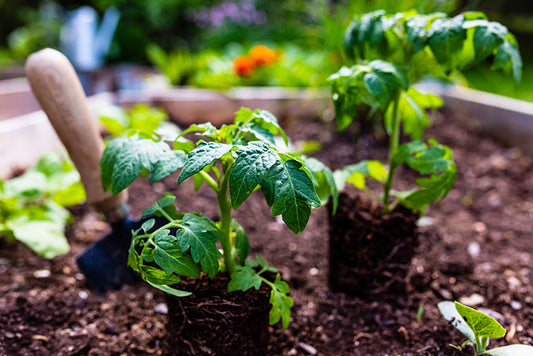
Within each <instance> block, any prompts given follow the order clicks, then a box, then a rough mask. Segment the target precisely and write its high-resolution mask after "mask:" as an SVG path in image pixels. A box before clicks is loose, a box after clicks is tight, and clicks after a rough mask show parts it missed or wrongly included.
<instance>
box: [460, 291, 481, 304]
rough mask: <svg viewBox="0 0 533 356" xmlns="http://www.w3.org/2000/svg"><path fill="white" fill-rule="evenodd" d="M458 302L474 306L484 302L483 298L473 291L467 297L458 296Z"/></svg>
mask: <svg viewBox="0 0 533 356" xmlns="http://www.w3.org/2000/svg"><path fill="white" fill-rule="evenodd" d="M459 302H460V303H461V304H465V305H468V306H476V305H479V304H483V303H484V302H485V298H484V297H483V296H482V295H480V294H477V293H474V294H472V295H470V296H468V297H461V298H459Z"/></svg>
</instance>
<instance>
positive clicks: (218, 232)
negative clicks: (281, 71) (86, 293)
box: [101, 108, 336, 328]
mask: <svg viewBox="0 0 533 356" xmlns="http://www.w3.org/2000/svg"><path fill="white" fill-rule="evenodd" d="M189 133H196V135H198V136H200V137H201V139H200V140H199V141H197V142H192V141H190V140H187V139H185V138H184V135H186V134H189ZM287 143H288V140H287V137H286V135H285V133H284V132H283V130H282V129H281V127H280V126H279V124H278V122H277V120H276V118H275V117H274V116H273V115H272V114H270V113H269V112H266V111H260V110H257V111H252V110H250V109H244V108H243V109H241V110H240V111H239V112H237V114H236V118H235V121H234V123H233V124H232V125H223V126H222V127H221V128H219V129H217V128H215V127H214V126H213V125H212V124H210V123H206V124H200V125H192V126H191V127H189V128H188V129H186V130H184V131H183V132H182V133H181V134H180V135H179V136H178V137H177V138H176V140H175V141H174V143H173V147H172V149H171V148H170V146H169V145H168V144H167V143H165V142H164V141H162V140H161V139H160V138H159V137H158V136H154V137H151V138H147V137H141V136H139V135H134V136H131V137H126V138H116V139H114V140H112V141H110V142H109V144H108V145H107V146H106V148H105V151H104V154H103V157H102V161H101V167H102V186H103V187H104V189H107V190H111V192H112V193H114V194H117V193H118V192H120V191H122V190H123V189H125V188H126V187H127V186H128V185H129V184H131V183H132V182H133V181H134V180H135V179H136V178H137V177H138V176H139V175H141V176H143V177H146V176H148V175H151V176H150V182H155V181H158V180H160V179H163V178H164V177H167V176H168V175H170V174H172V173H174V172H175V171H177V170H179V169H181V171H180V174H179V177H178V180H177V184H178V185H180V184H181V183H182V182H184V181H185V180H187V179H189V178H192V179H193V180H194V184H195V187H196V188H199V187H200V186H201V185H202V184H207V186H209V187H210V188H211V189H212V190H213V191H214V192H215V193H216V198H217V202H218V207H219V211H220V221H217V222H214V221H212V220H210V219H209V218H207V217H206V216H204V215H202V214H199V213H196V212H193V213H182V212H178V211H177V210H176V207H175V206H174V204H173V202H174V200H175V196H174V195H172V194H170V193H166V194H165V195H164V196H163V197H162V198H161V199H160V200H159V201H157V202H156V203H155V204H154V205H153V206H152V207H150V208H148V209H146V210H145V211H144V212H143V217H147V216H150V215H154V216H157V217H159V218H161V219H163V221H164V222H165V223H163V224H162V225H160V226H159V225H158V226H156V221H155V219H153V218H150V219H148V220H147V221H145V222H144V223H143V225H142V227H141V228H140V229H139V230H137V231H133V240H132V244H131V249H130V255H129V265H130V266H131V267H132V268H133V269H134V270H136V271H138V272H140V273H141V276H142V278H143V279H144V280H145V281H146V282H148V283H149V284H151V285H153V286H154V287H156V288H159V289H161V290H163V291H165V292H168V293H171V294H174V295H176V296H186V295H189V294H190V292H187V291H182V290H179V289H176V288H174V287H171V286H170V285H174V284H176V283H178V282H179V281H180V277H179V276H189V277H199V276H200V273H201V272H204V273H206V274H207V275H208V276H209V277H211V278H213V277H215V275H216V274H217V273H218V272H219V271H221V270H225V271H227V272H228V273H229V274H230V275H231V281H230V282H229V285H228V291H235V290H241V291H246V290H248V289H250V288H252V287H254V288H255V289H259V287H260V286H261V284H262V283H266V284H267V285H268V286H269V287H270V288H271V290H272V291H271V297H270V302H271V304H272V309H271V311H270V323H271V324H275V323H277V322H278V321H279V320H280V319H281V320H282V325H283V327H284V328H286V327H287V326H288V323H289V318H290V308H291V306H292V305H293V302H292V299H291V298H290V297H289V296H288V295H287V293H288V292H289V287H288V285H287V283H285V282H283V281H282V280H281V277H280V275H279V273H278V274H277V275H276V277H275V279H274V280H273V281H272V280H269V279H267V278H265V276H264V273H265V272H267V271H269V272H273V273H277V272H276V270H275V269H274V268H272V267H269V266H268V265H267V263H266V262H265V261H264V260H263V259H261V258H260V257H257V259H256V260H253V261H247V256H248V254H249V252H250V244H249V241H248V236H247V234H246V232H245V231H244V229H243V228H242V227H241V226H240V225H239V224H238V223H237V221H235V220H234V219H232V217H231V214H232V211H233V210H234V209H237V208H239V207H240V206H241V204H242V203H243V202H244V201H245V200H246V199H247V198H248V197H249V196H250V194H251V193H252V192H255V191H257V190H261V191H262V193H263V195H264V197H265V199H266V202H267V204H268V205H269V206H271V207H272V215H281V216H282V219H283V221H284V222H285V223H286V225H287V227H288V228H289V229H290V230H292V231H293V232H294V233H296V234H299V233H301V232H302V231H303V229H304V227H305V226H306V224H307V221H308V219H309V216H310V214H311V208H313V207H318V206H320V205H321V204H322V203H325V202H326V201H327V198H328V197H329V195H330V194H332V193H333V194H335V193H336V190H335V184H334V181H333V174H332V172H331V171H330V170H329V169H328V168H327V167H325V166H324V165H323V164H321V163H320V162H319V161H317V160H314V159H308V158H306V157H304V156H301V155H299V154H297V153H292V152H287V151H286V148H287V146H286V145H287ZM315 186H316V189H315ZM317 192H318V193H317ZM319 194H320V196H319ZM217 242H220V245H221V247H222V252H221V251H219V249H218V248H217ZM221 260H222V261H221Z"/></svg>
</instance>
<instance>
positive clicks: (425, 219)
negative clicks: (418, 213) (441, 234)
mask: <svg viewBox="0 0 533 356" xmlns="http://www.w3.org/2000/svg"><path fill="white" fill-rule="evenodd" d="M416 224H417V225H418V226H419V227H424V226H431V225H434V224H435V219H433V218H432V217H430V216H422V217H421V218H420V219H418V221H417V222H416Z"/></svg>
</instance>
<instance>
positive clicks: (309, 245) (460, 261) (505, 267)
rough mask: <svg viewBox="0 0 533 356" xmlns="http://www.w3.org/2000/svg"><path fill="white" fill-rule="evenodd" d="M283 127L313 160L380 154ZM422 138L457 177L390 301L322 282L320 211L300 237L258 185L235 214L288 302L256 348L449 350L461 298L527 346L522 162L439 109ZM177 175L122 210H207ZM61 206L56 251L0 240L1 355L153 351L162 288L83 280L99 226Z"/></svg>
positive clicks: (325, 132) (532, 281)
mask: <svg viewBox="0 0 533 356" xmlns="http://www.w3.org/2000/svg"><path fill="white" fill-rule="evenodd" d="M281 124H282V126H283V127H284V128H285V130H286V132H287V134H288V136H289V137H290V138H291V139H292V141H293V142H294V143H295V144H298V143H299V142H302V141H305V140H315V141H319V142H320V143H321V144H322V150H321V151H319V152H316V153H315V154H313V156H315V157H317V158H319V159H320V160H322V161H323V162H324V163H326V164H328V165H329V166H330V167H332V168H333V169H337V168H340V167H342V166H344V165H347V164H353V163H356V162H358V161H359V160H361V159H366V158H372V159H380V160H384V159H385V157H386V152H387V147H386V146H385V145H384V144H382V143H379V142H376V140H375V139H373V138H371V137H363V138H361V139H360V140H358V143H357V147H356V151H355V152H356V153H355V154H354V145H353V140H352V138H351V137H350V135H349V134H348V133H337V132H336V131H335V129H334V126H335V125H334V122H332V121H327V120H326V121H323V120H319V119H308V120H307V121H297V120H291V119H290V118H286V119H284V120H282V122H281ZM425 138H426V139H427V138H436V139H437V140H438V141H439V142H441V143H442V144H446V145H449V146H451V148H452V150H453V152H454V157H455V160H456V162H457V167H458V175H457V183H456V185H455V187H454V188H453V189H452V190H451V192H450V193H449V195H448V197H446V198H445V199H444V200H443V201H442V202H441V203H440V204H437V205H434V206H431V207H430V208H429V209H428V210H427V214H426V216H424V217H423V218H422V219H421V220H419V233H420V235H419V245H418V247H417V249H416V254H415V257H414V258H413V261H412V264H411V266H410V268H409V271H408V275H407V278H408V281H409V283H408V286H407V289H408V290H407V294H406V295H405V296H403V297H395V298H394V300H393V301H387V300H388V298H387V296H386V295H380V296H375V297H373V298H370V299H365V300H363V299H359V298H357V297H352V296H350V295H347V294H345V293H342V292H333V291H331V290H330V288H329V287H328V284H327V281H328V216H327V209H326V208H324V207H323V208H319V209H315V210H314V211H313V213H312V215H311V219H310V221H309V224H308V225H307V228H306V229H305V231H304V232H303V233H302V234H301V235H299V236H296V235H294V234H293V233H292V232H290V231H289V230H288V229H287V228H286V227H285V225H284V224H283V222H282V220H281V218H280V217H273V216H271V215H270V210H269V209H268V207H267V205H266V203H265V202H264V199H263V197H262V195H261V194H260V193H256V194H253V195H252V196H251V197H250V199H249V200H248V201H246V202H245V203H244V204H243V206H242V207H241V208H240V209H239V210H238V211H237V212H236V214H235V218H237V220H238V221H239V222H240V224H241V225H242V226H243V227H244V228H245V229H246V231H247V232H248V235H249V236H250V242H251V246H252V254H251V255H252V256H254V255H256V254H259V255H261V256H262V257H263V258H264V259H265V260H266V261H267V262H268V263H269V264H270V265H271V266H275V267H277V268H278V269H279V271H280V272H281V273H282V276H283V279H284V280H285V281H287V282H288V284H289V285H290V288H291V294H290V295H291V297H292V298H293V299H294V302H295V305H294V307H293V309H292V320H291V323H290V325H289V327H288V329H287V330H283V329H282V328H281V325H275V326H273V327H270V330H271V337H270V345H269V346H268V349H267V352H266V354H268V355H325V356H326V355H327V356H330V355H432V356H437V355H459V354H460V353H459V352H458V351H455V350H454V349H452V348H451V347H450V346H449V344H450V343H453V344H460V343H462V342H463V341H464V338H463V337H462V335H461V334H460V333H459V332H458V331H456V330H455V329H454V328H453V327H452V326H450V325H449V324H448V323H447V322H446V321H445V320H444V318H443V317H442V316H441V315H440V313H439V311H438V309H437V303H438V302H440V301H442V300H460V301H462V302H464V303H466V304H468V305H470V306H473V307H475V308H478V309H481V310H484V311H485V312H487V313H489V314H490V315H492V316H493V317H495V318H496V319H497V320H499V321H500V322H501V323H502V324H503V326H504V327H505V328H506V329H507V330H508V332H507V335H506V336H505V337H504V338H502V339H499V340H496V341H494V342H492V344H491V346H496V345H506V344H512V343H526V344H531V343H533V339H532V338H533V300H532V297H533V271H532V267H531V266H532V265H533V239H532V238H531V235H532V232H533V200H532V198H531V197H532V196H533V161H532V159H531V158H529V157H527V156H525V155H523V154H522V153H521V152H520V151H519V150H518V149H516V148H511V147H505V146H503V145H501V144H499V143H497V142H495V141H493V140H492V139H490V138H488V137H486V136H483V135H480V134H478V133H476V132H472V131H469V130H468V129H466V128H464V127H463V126H462V120H461V119H460V118H455V117H453V116H452V115H449V113H444V114H443V113H441V114H439V115H438V117H437V118H436V119H435V120H434V123H433V126H432V127H431V128H430V129H429V130H428V132H427V133H426V136H425ZM414 177H415V175H414V174H413V172H410V171H408V170H406V169H405V170H400V172H399V176H398V177H397V180H396V182H395V184H396V187H397V188H409V187H411V184H412V182H413V178H414ZM176 178H177V177H176V176H173V177H169V178H167V179H165V180H164V181H163V182H157V183H155V184H153V185H151V186H150V185H149V184H148V183H147V182H146V181H141V180H139V181H136V182H135V183H134V184H133V186H132V187H131V189H130V205H131V208H132V215H133V216H134V217H138V216H139V215H140V213H141V211H142V210H143V209H144V208H145V207H148V206H150V205H151V204H152V203H153V202H154V201H156V200H157V199H158V198H159V197H160V196H161V195H162V194H163V193H164V192H165V191H171V192H174V193H176V194H177V195H178V199H177V206H178V209H180V210H182V211H185V212H189V211H194V210H197V211H200V212H202V213H204V214H205V215H207V216H208V217H210V218H213V219H217V218H218V217H217V212H216V211H217V207H216V202H215V197H214V195H213V194H211V192H210V191H209V190H207V189H203V188H202V189H200V191H199V192H198V193H194V191H193V187H192V183H190V184H189V182H186V183H184V184H183V185H182V186H180V187H177V186H176ZM346 191H347V193H348V194H352V195H353V194H355V193H356V192H355V189H352V188H347V189H346ZM376 193H377V194H379V192H376ZM71 211H72V212H73V215H74V224H73V225H72V226H68V227H67V228H66V232H67V236H68V239H69V242H70V244H71V246H72V248H71V252H70V253H68V254H67V255H65V256H61V257H57V258H55V259H53V260H45V259H43V258H40V257H38V256H36V255H35V254H34V253H33V252H32V251H30V250H29V249H27V248H26V247H25V246H23V245H21V244H17V245H14V246H3V247H2V248H0V355H93V356H94V355H162V354H164V352H163V349H162V343H163V342H164V340H165V338H166V336H167V335H166V334H167V331H166V324H167V317H168V316H167V315H168V305H167V302H166V297H165V295H164V294H163V293H162V292H160V291H158V290H156V289H154V288H152V287H150V286H149V285H147V284H144V283H141V284H138V285H135V286H125V287H123V288H122V289H121V290H119V291H113V292H108V293H107V294H104V295H99V294H96V293H93V292H92V291H91V290H90V289H88V287H87V283H86V281H85V279H84V276H83V275H82V274H81V273H80V272H79V270H78V268H77V266H76V264H75V257H76V256H77V255H78V254H79V253H80V252H81V251H83V250H84V249H85V248H86V247H87V246H88V244H90V243H91V242H93V241H95V240H97V239H99V238H100V237H102V236H104V235H105V234H106V233H108V232H109V231H110V229H109V226H108V225H107V224H106V223H104V222H102V221H101V220H100V218H99V216H98V215H97V214H96V213H94V212H93V211H91V209H90V208H88V207H87V206H86V205H80V206H76V207H74V208H72V209H71ZM205 327H206V328H209V327H210V326H209V325H205ZM470 353H471V349H470V350H468V351H467V352H466V353H465V354H470Z"/></svg>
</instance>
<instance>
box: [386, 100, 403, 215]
mask: <svg viewBox="0 0 533 356" xmlns="http://www.w3.org/2000/svg"><path fill="white" fill-rule="evenodd" d="M400 95H401V93H398V95H397V96H396V98H394V102H393V107H392V110H393V112H392V125H391V127H392V131H391V134H390V141H389V175H388V177H387V181H386V182H385V185H384V186H383V190H384V197H383V204H384V205H385V211H389V203H390V191H391V188H392V182H393V180H394V171H395V170H396V167H392V157H393V156H394V154H395V153H396V150H397V148H398V144H399V142H400V117H399V115H400V111H399V104H400Z"/></svg>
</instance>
